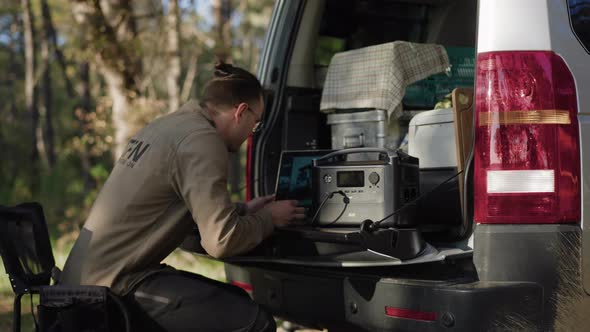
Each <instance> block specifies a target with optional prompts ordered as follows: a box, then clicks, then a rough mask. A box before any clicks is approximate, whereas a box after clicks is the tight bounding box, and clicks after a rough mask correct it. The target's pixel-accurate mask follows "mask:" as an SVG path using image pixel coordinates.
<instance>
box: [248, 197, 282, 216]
mask: <svg viewBox="0 0 590 332" xmlns="http://www.w3.org/2000/svg"><path fill="white" fill-rule="evenodd" d="M274 200H275V195H268V196H262V197H256V198H254V199H253V200H251V201H249V202H247V203H246V214H252V213H256V211H258V210H260V209H262V208H263V207H264V206H265V205H266V204H268V203H270V202H272V201H274Z"/></svg>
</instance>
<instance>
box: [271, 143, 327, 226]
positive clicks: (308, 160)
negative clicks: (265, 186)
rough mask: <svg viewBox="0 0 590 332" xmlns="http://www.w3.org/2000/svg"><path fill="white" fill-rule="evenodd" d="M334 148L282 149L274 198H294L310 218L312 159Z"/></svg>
mask: <svg viewBox="0 0 590 332" xmlns="http://www.w3.org/2000/svg"><path fill="white" fill-rule="evenodd" d="M333 151H335V150H296V151H295V150H284V151H283V152H282V153H281V159H280V161H279V171H278V173H277V182H276V186H275V195H276V198H275V199H276V200H285V199H294V200H297V201H298V202H299V204H298V206H301V207H304V208H305V211H306V215H307V217H308V218H311V216H310V212H311V210H312V205H313V196H314V195H313V188H312V174H313V172H312V168H313V160H314V159H318V158H320V157H322V156H325V155H327V154H328V153H330V152H333Z"/></svg>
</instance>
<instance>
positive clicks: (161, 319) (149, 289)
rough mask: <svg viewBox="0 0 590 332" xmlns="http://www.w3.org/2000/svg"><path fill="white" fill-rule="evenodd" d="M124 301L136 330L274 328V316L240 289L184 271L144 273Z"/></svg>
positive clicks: (265, 331) (257, 331) (262, 331)
mask: <svg viewBox="0 0 590 332" xmlns="http://www.w3.org/2000/svg"><path fill="white" fill-rule="evenodd" d="M126 301H127V302H129V304H130V308H131V311H132V320H133V322H134V325H135V327H136V328H135V330H140V331H170V332H172V331H207V332H215V331H220V332H221V331H224V332H225V331H235V332H249V331H252V332H270V331H273V332H274V331H276V325H275V322H274V319H273V317H272V316H271V315H270V314H268V313H267V312H266V311H265V310H263V309H262V308H261V307H260V306H259V305H258V304H257V303H255V302H254V301H252V299H251V298H250V296H249V295H248V294H247V293H246V292H245V291H244V290H243V289H241V288H239V287H236V286H233V285H229V284H225V283H222V282H219V281H215V280H211V279H208V278H205V277H203V276H200V275H196V274H192V273H188V272H184V271H163V272H160V273H156V274H154V275H151V276H149V277H147V278H146V279H145V280H143V281H142V282H140V283H139V284H138V285H137V286H136V287H135V289H134V290H133V291H132V292H130V293H129V294H128V295H127V296H126Z"/></svg>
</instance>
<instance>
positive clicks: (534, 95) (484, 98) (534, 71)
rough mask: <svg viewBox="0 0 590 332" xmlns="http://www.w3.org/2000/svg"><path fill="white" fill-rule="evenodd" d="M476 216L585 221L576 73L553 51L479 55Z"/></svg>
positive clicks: (504, 220) (493, 220) (483, 220)
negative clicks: (574, 75)
mask: <svg viewBox="0 0 590 332" xmlns="http://www.w3.org/2000/svg"><path fill="white" fill-rule="evenodd" d="M476 111H477V116H476V123H475V126H476V134H475V173H474V186H475V197H474V199H475V220H476V222H479V223H509V224H515V223H516V224H519V223H523V224H525V223H535V224H541V223H572V222H578V221H579V220H580V210H581V207H580V206H581V203H580V146H579V134H578V120H577V113H578V112H577V99H576V87H575V82H574V79H573V77H572V75H571V73H570V71H569V69H568V68H567V66H566V64H565V62H564V61H563V59H562V58H561V57H559V56H558V55H556V54H555V53H553V52H548V51H522V52H490V53H482V54H479V55H478V58H477V77H476Z"/></svg>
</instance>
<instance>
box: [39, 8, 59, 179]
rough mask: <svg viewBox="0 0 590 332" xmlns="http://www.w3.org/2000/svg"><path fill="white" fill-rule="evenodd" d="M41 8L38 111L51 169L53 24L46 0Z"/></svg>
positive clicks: (53, 157)
mask: <svg viewBox="0 0 590 332" xmlns="http://www.w3.org/2000/svg"><path fill="white" fill-rule="evenodd" d="M41 8H42V11H41V12H42V16H41V17H42V20H43V38H41V59H42V61H43V64H42V68H43V74H42V75H43V76H42V82H43V89H42V95H43V98H42V99H41V100H42V102H41V103H40V105H39V106H40V107H39V109H40V113H41V115H42V116H44V117H45V123H44V124H45V126H44V130H43V135H42V140H41V142H42V146H43V151H44V155H43V157H44V159H45V163H46V165H48V166H49V169H52V168H53V166H54V165H55V143H54V133H53V108H52V103H53V95H52V91H51V59H50V43H51V39H52V37H53V33H52V29H53V24H52V23H51V14H50V12H49V6H48V5H47V0H42V1H41Z"/></svg>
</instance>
